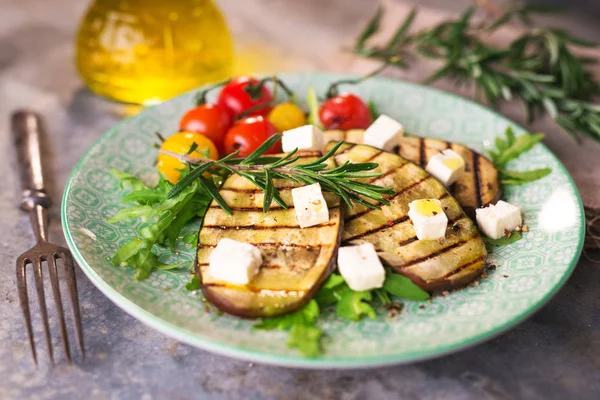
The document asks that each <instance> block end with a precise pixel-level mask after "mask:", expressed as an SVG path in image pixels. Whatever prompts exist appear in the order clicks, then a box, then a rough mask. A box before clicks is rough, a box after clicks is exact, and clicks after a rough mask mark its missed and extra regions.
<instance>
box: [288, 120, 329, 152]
mask: <svg viewBox="0 0 600 400" xmlns="http://www.w3.org/2000/svg"><path fill="white" fill-rule="evenodd" d="M324 146H325V143H324V138H323V132H321V130H320V129H319V128H317V127H316V126H314V125H304V126H301V127H298V128H294V129H290V130H289V131H285V132H283V137H282V138H281V148H282V149H283V151H284V152H286V153H289V152H290V151H292V150H294V149H298V150H319V151H322V150H323V147H324Z"/></svg>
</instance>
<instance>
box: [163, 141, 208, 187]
mask: <svg viewBox="0 0 600 400" xmlns="http://www.w3.org/2000/svg"><path fill="white" fill-rule="evenodd" d="M194 143H196V144H197V145H198V147H197V148H196V150H194V151H193V152H192V153H191V154H190V156H191V157H199V158H207V154H208V158H210V159H212V160H216V159H218V158H219V152H218V151H217V148H216V147H215V145H214V143H213V142H212V141H211V140H210V139H209V138H207V137H206V136H204V135H203V134H201V133H198V132H186V131H184V132H179V133H176V134H174V135H173V136H170V137H169V138H167V139H166V140H165V141H164V142H163V144H162V145H161V146H160V148H161V150H167V151H171V152H173V153H177V154H187V153H188V151H190V149H191V148H192V145H193V144H194ZM183 169H185V164H183V163H182V162H181V161H179V160H178V159H176V158H175V157H173V156H168V155H166V154H159V155H158V172H160V173H161V174H163V175H164V177H165V178H166V179H167V180H168V181H169V182H171V183H173V184H175V183H177V181H179V178H180V176H181V170H183Z"/></svg>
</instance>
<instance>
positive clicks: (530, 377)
mask: <svg viewBox="0 0 600 400" xmlns="http://www.w3.org/2000/svg"><path fill="white" fill-rule="evenodd" d="M85 3H86V2H85V1H76V0H53V1H48V0H19V1H12V0H0V154H1V155H2V156H1V157H0V176H2V177H3V179H4V185H3V189H2V190H1V191H0V215H2V218H1V219H0V257H1V259H2V260H4V262H3V263H2V265H1V266H0V399H2V400H4V399H29V398H32V399H81V398H87V399H90V400H92V399H195V398H215V399H263V398H264V399H305V398H306V399H308V398H310V399H313V398H314V399H338V398H339V399H362V398H365V399H367V398H368V399H388V398H389V399H398V398H407V399H412V398H415V399H416V398H423V399H536V398H543V399H557V400H559V399H593V398H600V379H599V377H600V296H598V293H597V290H596V289H597V286H596V285H597V282H599V281H600V269H599V268H598V265H597V264H594V263H593V262H591V261H589V260H588V259H586V258H583V257H582V259H581V261H580V262H579V264H578V266H577V268H576V270H575V272H574V274H573V276H572V277H571V279H570V280H569V281H568V283H567V284H566V286H565V287H564V288H563V289H562V290H561V291H560V292H559V294H558V295H557V296H556V297H555V298H554V299H552V300H551V301H550V302H549V303H548V304H547V305H546V306H545V307H544V308H543V309H541V310H540V311H539V312H538V313H537V314H535V316H533V317H532V318H530V319H529V320H528V321H526V322H524V323H522V324H521V325H519V326H518V327H516V328H514V329H512V330H510V331H509V332H507V333H505V334H503V335H501V336H500V337H498V338H495V339H493V340H490V341H489V342H486V343H484V344H481V345H479V346H477V347H474V348H472V349H468V350H465V351H462V352H459V353H457V354H453V355H449V356H446V357H444V358H441V359H436V360H432V361H426V362H420V363H415V364H411V365H405V366H395V367H386V368H379V369H371V370H353V371H308V370H296V369H287V368H278V367H272V366H265V365H253V364H249V363H248V362H242V361H236V360H233V359H229V358H225V357H221V356H216V355H212V354H210V353H208V352H205V351H202V350H198V349H196V348H193V347H190V346H188V345H184V344H181V343H179V342H177V341H175V340H173V339H170V338H168V337H165V336H163V335H162V334H160V333H158V332H156V331H153V330H151V329H150V328H148V327H146V326H145V325H143V324H142V323H140V322H138V321H137V320H135V319H134V318H132V317H130V316H129V315H127V314H125V313H124V312H123V311H121V310H120V309H119V308H117V307H116V306H115V305H114V304H113V303H111V302H110V301H109V300H108V299H107V298H106V297H104V296H103V295H102V294H101V293H100V292H99V291H98V290H97V289H96V288H95V287H94V286H93V285H92V284H91V283H90V282H89V281H88V280H87V279H86V277H85V276H84V275H83V274H82V273H80V271H78V282H79V286H80V299H81V302H82V311H83V318H84V329H85V339H86V349H87V357H86V359H85V360H84V361H81V362H76V363H75V364H73V365H71V366H69V365H67V364H65V363H64V360H63V359H62V358H61V357H58V365H57V366H55V367H54V368H51V367H50V366H49V365H48V364H47V362H46V361H45V357H44V354H43V353H40V359H41V360H42V362H41V365H40V367H39V368H38V369H35V367H34V366H33V364H32V361H31V357H30V354H29V349H28V345H27V339H26V336H25V332H24V327H23V322H22V316H21V311H20V308H19V304H18V299H17V292H16V285H15V275H14V266H13V262H14V259H15V258H16V257H17V255H18V254H20V253H21V252H22V251H23V250H24V249H26V248H27V247H28V246H30V245H31V244H32V243H33V237H32V234H31V232H30V228H29V223H28V220H27V217H26V215H24V214H22V213H21V212H19V211H18V210H17V208H16V204H17V200H18V198H17V191H16V190H13V189H15V188H16V187H17V185H16V175H15V167H14V163H13V162H12V160H11V157H9V155H11V154H12V150H11V140H10V134H9V127H8V118H9V115H10V112H11V111H12V110H14V109H15V108H17V107H21V106H27V107H30V108H35V109H38V110H40V111H41V112H42V113H43V114H44V116H45V117H46V120H47V125H48V128H49V131H50V132H51V140H50V141H49V143H47V145H46V147H45V151H46V155H47V158H48V164H49V169H50V174H51V175H52V179H51V182H50V191H51V194H52V195H53V197H54V198H55V199H56V200H57V202H56V203H58V200H59V199H60V196H61V192H62V188H63V187H64V184H65V182H66V179H67V177H68V174H69V172H70V170H71V169H72V167H73V166H74V164H75V163H76V161H77V160H78V159H79V157H80V156H81V155H82V154H83V152H84V151H85V150H86V149H87V148H88V147H89V146H90V144H91V143H92V142H93V141H94V140H95V139H96V138H97V137H98V136H99V135H100V134H101V133H102V132H103V131H104V130H106V129H108V128H109V127H111V126H112V125H113V124H115V123H116V122H117V121H118V120H119V118H120V116H121V114H122V109H121V108H120V107H118V106H115V105H112V104H109V103H107V102H106V101H104V100H101V99H98V98H97V97H95V96H93V95H92V94H91V93H89V92H88V91H87V90H85V89H84V88H83V86H82V84H81V82H80V80H79V79H78V77H77V74H76V72H75V70H74V66H73V64H72V58H73V47H72V40H73V34H74V31H75V29H76V24H77V21H78V20H79V18H80V17H81V15H82V13H83V12H84V11H85V7H86V4H85ZM323 3H325V2H319V1H317V0H310V1H303V2H294V1H288V2H284V1H273V0H271V1H269V0H256V1H253V2H246V1H245V2H241V1H239V0H227V1H225V0H224V1H220V2H219V4H220V5H221V6H222V8H223V9H224V11H225V13H226V14H227V17H228V19H229V22H230V24H231V26H232V30H233V32H234V34H235V35H236V36H237V37H240V36H241V35H242V33H243V34H244V39H243V41H242V40H240V41H241V42H242V44H241V46H242V47H243V46H247V48H251V46H253V43H254V42H255V43H261V42H265V41H268V39H269V37H270V35H271V34H273V33H277V35H274V36H276V37H277V40H275V39H274V40H273V41H272V42H269V43H272V44H270V46H272V49H271V48H269V49H270V50H269V51H272V54H271V57H272V59H273V60H278V61H277V62H274V63H275V64H274V68H273V69H296V68H299V69H302V68H313V69H328V66H329V65H330V60H327V59H326V58H325V57H324V56H322V55H323V54H325V53H327V52H328V51H334V50H335V49H333V48H332V46H334V45H335V46H337V47H339V46H340V43H343V41H344V40H346V41H347V40H348V38H351V37H352V35H354V34H355V32H356V30H357V29H358V28H359V27H360V26H362V23H363V22H362V21H364V20H365V19H366V18H367V16H368V15H370V13H371V12H372V9H373V6H374V5H373V2H369V1H359V0H356V1H352V2H350V1H342V0H336V1H330V2H327V5H326V6H325V7H322V8H319V7H320V6H319V4H323ZM426 3H428V4H429V5H431V6H437V5H440V6H441V7H448V8H450V9H451V10H452V9H453V7H454V8H456V9H460V8H461V7H459V6H457V5H456V4H454V3H453V4H452V5H450V6H449V5H448V4H447V3H452V2H444V1H428V2H426ZM456 3H457V4H459V5H461V6H462V5H464V4H465V3H466V2H465V1H461V2H456ZM582 3H588V4H589V5H593V4H592V3H593V2H592V1H588V2H586V1H582ZM291 7H294V8H295V9H294V12H290V9H291ZM596 11H597V8H596ZM261 12H267V13H269V14H267V15H271V16H272V17H273V20H274V21H275V20H278V21H280V22H278V23H277V24H274V26H273V27H271V26H270V25H269V24H264V25H263V26H257V24H256V23H255V18H256V17H257V16H258V15H259V13H261ZM580 17H581V18H582V19H581V20H577V21H578V24H577V25H576V26H575V28H576V29H579V30H580V31H581V32H586V34H588V35H595V37H596V39H600V28H598V26H597V25H593V24H590V23H589V19H588V24H587V25H586V24H585V23H584V22H579V21H585V18H584V16H581V15H580ZM284 18H289V21H290V26H297V25H298V24H303V27H304V30H303V32H306V35H307V36H306V38H305V39H306V41H309V42H310V46H306V42H303V43H304V44H305V45H304V47H302V46H300V45H299V46H298V47H293V46H292V48H293V49H295V50H294V51H290V54H287V53H286V49H285V48H284V47H283V46H282V43H285V40H294V38H293V36H294V35H293V32H283V31H282V30H281V29H280V27H279V26H277V25H281V21H282V20H284ZM568 18H573V17H564V21H563V22H564V23H565V24H566V25H569V24H573V21H575V20H574V19H568ZM344 21H360V22H357V23H356V24H351V25H349V24H348V23H344ZM573 25H574V24H573ZM313 28H314V29H313ZM586 29H587V30H586ZM297 40H298V39H296V41H297ZM284 55H285V57H283V56H284ZM340 69H341V68H338V70H340ZM590 168H595V170H596V171H598V173H600V171H599V166H598V165H590ZM52 218H53V225H52V229H51V238H53V239H54V240H55V241H57V242H60V243H64V239H63V238H62V232H61V230H60V226H59V225H60V224H59V215H58V211H57V207H55V208H54V209H53V212H52ZM589 255H590V256H592V257H596V258H600V254H598V253H595V254H594V253H590V254H589ZM34 322H35V321H34ZM38 337H39V335H38ZM54 340H55V343H58V341H59V338H58V337H57V336H55V337H54ZM42 347H43V346H42ZM40 350H43V348H41V349H40ZM60 351H61V349H60V347H58V348H56V349H55V352H56V354H57V355H60Z"/></svg>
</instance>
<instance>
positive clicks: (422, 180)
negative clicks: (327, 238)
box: [344, 176, 448, 223]
mask: <svg viewBox="0 0 600 400" xmlns="http://www.w3.org/2000/svg"><path fill="white" fill-rule="evenodd" d="M427 179H434V178H433V177H431V176H426V177H424V178H421V179H419V180H418V181H416V182H413V183H411V184H410V185H408V186H407V187H405V188H404V189H402V190H401V191H400V192H397V193H396V194H394V195H393V196H391V197H390V198H388V199H386V200H387V201H389V202H391V201H392V200H394V199H395V198H397V197H398V196H400V195H402V194H403V193H404V192H406V191H408V190H411V189H413V188H414V187H416V186H418V185H420V184H421V183H423V182H424V181H426V180H427ZM446 196H448V193H444V194H443V195H442V196H441V197H439V198H438V200H441V199H443V198H444V197H446ZM373 211H377V210H374V209H371V208H370V209H368V210H365V211H362V212H359V213H357V214H354V215H351V216H349V217H348V218H346V219H345V220H344V221H345V222H346V223H348V222H350V221H352V220H353V219H356V218H358V217H362V216H363V215H365V214H368V213H370V212H373Z"/></svg>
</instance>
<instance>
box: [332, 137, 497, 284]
mask: <svg viewBox="0 0 600 400" xmlns="http://www.w3.org/2000/svg"><path fill="white" fill-rule="evenodd" d="M331 145H332V143H330V144H329V145H328V146H331ZM335 161H336V164H338V165H341V164H343V163H344V162H346V161H350V162H355V163H359V162H374V163H377V164H378V165H379V166H378V167H377V168H376V169H375V172H379V173H380V174H381V175H380V176H379V177H375V178H368V179H361V181H363V182H368V183H371V184H374V185H380V186H385V187H392V188H394V191H395V194H393V195H386V200H387V201H388V202H389V203H390V204H389V205H382V206H381V209H379V210H376V209H375V210H374V209H369V208H367V207H365V206H362V205H356V204H355V205H353V207H351V208H347V209H346V210H345V216H344V218H345V221H344V224H345V225H344V233H343V235H342V245H344V246H348V245H358V244H361V243H371V244H373V245H374V246H375V249H376V250H377V254H378V255H379V257H380V258H381V259H382V261H384V262H385V264H387V265H389V266H390V267H391V268H392V269H393V270H394V271H395V272H397V273H399V274H402V275H404V276H406V277H408V278H410V279H411V280H412V281H413V282H414V283H415V284H417V285H418V286H420V287H421V288H423V289H424V290H427V291H437V290H449V289H456V288H459V287H462V286H465V285H466V284H468V283H469V282H471V281H472V280H474V279H475V278H477V277H478V276H479V275H480V274H481V272H482V270H483V268H484V266H485V262H486V259H487V251H486V248H485V243H484V241H483V238H482V237H481V235H480V234H479V231H478V230H477V228H476V227H475V224H474V223H473V221H472V220H471V219H470V218H469V217H468V216H467V215H466V214H465V213H464V211H463V209H462V208H461V206H460V204H459V203H458V202H457V201H456V199H454V198H453V197H452V196H451V195H450V193H448V191H447V190H446V188H445V187H444V186H443V185H442V184H441V183H440V182H438V181H437V180H436V179H434V178H433V177H432V176H431V175H429V174H428V173H427V172H426V171H425V170H423V169H422V168H421V167H419V166H418V165H416V164H414V163H411V162H409V161H407V160H405V159H403V158H402V157H400V156H398V155H396V154H392V153H387V152H384V151H382V150H380V149H376V148H374V147H371V146H366V145H355V144H348V143H346V144H344V145H343V146H342V147H340V149H339V150H338V152H337V153H336V155H335ZM417 199H439V200H440V202H441V204H442V208H443V209H444V212H445V214H446V216H447V217H448V228H447V230H446V235H445V237H444V238H443V239H440V240H418V239H417V237H416V234H415V230H414V227H413V225H412V223H411V221H410V218H409V217H408V208H409V207H408V204H409V203H410V202H411V201H413V200H417Z"/></svg>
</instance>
